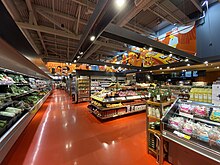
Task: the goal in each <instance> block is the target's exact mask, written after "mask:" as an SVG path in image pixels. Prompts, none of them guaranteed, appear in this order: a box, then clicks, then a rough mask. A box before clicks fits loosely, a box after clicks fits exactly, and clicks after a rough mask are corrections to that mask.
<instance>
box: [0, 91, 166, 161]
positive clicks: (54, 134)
mask: <svg viewBox="0 0 220 165" xmlns="http://www.w3.org/2000/svg"><path fill="white" fill-rule="evenodd" d="M86 107H87V103H83V104H72V102H71V99H70V97H68V95H67V94H66V93H65V92H64V91H61V90H55V91H54V92H53V94H52V95H51V96H50V97H49V98H48V99H47V101H46V102H45V103H44V104H43V106H42V108H41V109H40V110H39V112H38V113H37V114H36V116H35V117H34V119H33V120H32V122H31V123H30V124H29V125H28V127H27V128H26V129H25V131H24V132H23V133H22V135H21V136H20V138H19V139H18V141H17V142H16V143H15V145H14V146H13V148H12V149H11V151H10V152H9V154H8V155H7V157H6V158H5V160H4V161H3V163H2V165H156V164H157V163H156V162H155V158H154V157H152V156H151V155H148V154H147V153H146V135H145V121H146V118H145V114H144V113H141V114H136V115H132V116H127V117H124V118H119V119H116V120H112V121H108V122H104V123H101V122H100V121H98V120H97V119H96V118H95V117H94V116H93V115H91V114H90V113H89V112H88V109H87V108H86ZM165 164H166V163H165Z"/></svg>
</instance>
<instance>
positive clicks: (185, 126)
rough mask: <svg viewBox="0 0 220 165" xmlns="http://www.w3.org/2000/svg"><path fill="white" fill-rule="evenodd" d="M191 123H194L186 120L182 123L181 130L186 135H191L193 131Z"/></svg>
mask: <svg viewBox="0 0 220 165" xmlns="http://www.w3.org/2000/svg"><path fill="white" fill-rule="evenodd" d="M193 125H194V123H193V122H192V121H190V120H188V121H187V122H186V123H184V124H183V130H182V131H183V132H184V133H185V134H187V135H191V134H192V133H193Z"/></svg>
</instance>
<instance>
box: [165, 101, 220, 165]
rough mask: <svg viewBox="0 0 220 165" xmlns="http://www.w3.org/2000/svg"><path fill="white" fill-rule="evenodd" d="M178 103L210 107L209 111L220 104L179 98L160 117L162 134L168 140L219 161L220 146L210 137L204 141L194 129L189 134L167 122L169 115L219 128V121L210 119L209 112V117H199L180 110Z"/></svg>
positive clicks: (219, 107)
mask: <svg viewBox="0 0 220 165" xmlns="http://www.w3.org/2000/svg"><path fill="white" fill-rule="evenodd" d="M180 104H188V105H192V106H205V107H207V108H210V111H211V112H212V109H213V108H218V109H220V106H214V105H212V104H208V103H202V102H194V101H184V100H181V99H177V100H176V101H175V103H174V104H173V106H172V107H171V108H170V110H169V111H168V112H167V113H166V114H165V115H164V117H163V118H162V122H163V132H162V136H163V137H164V138H165V139H167V140H168V141H171V142H174V144H178V145H180V146H183V147H185V148H187V149H189V150H191V151H192V152H196V153H198V154H200V155H202V156H204V157H206V158H208V159H211V160H213V161H214V162H216V163H220V146H219V145H218V144H217V143H216V142H215V141H213V140H212V139H210V138H208V141H206V142H205V141H202V140H201V139H200V135H198V134H196V132H194V131H193V132H192V134H191V135H190V134H186V133H185V132H183V130H181V129H179V130H177V129H175V128H173V127H172V126H171V125H170V124H169V119H170V118H171V117H183V119H184V120H185V121H187V120H190V121H192V122H193V123H201V124H205V125H207V126H209V127H211V128H213V127H217V128H219V127H220V122H217V121H211V120H210V119H209V118H210V115H211V113H209V114H208V115H209V118H201V117H197V116H195V114H193V113H194V112H192V113H191V114H188V113H185V112H181V111H180V108H179V105H180ZM171 156H172V155H171Z"/></svg>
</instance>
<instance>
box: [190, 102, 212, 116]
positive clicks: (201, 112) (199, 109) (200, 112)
mask: <svg viewBox="0 0 220 165" xmlns="http://www.w3.org/2000/svg"><path fill="white" fill-rule="evenodd" d="M193 112H194V115H195V116H198V117H201V118H205V117H209V109H208V108H207V107H205V106H199V105H198V106H195V107H194V108H193Z"/></svg>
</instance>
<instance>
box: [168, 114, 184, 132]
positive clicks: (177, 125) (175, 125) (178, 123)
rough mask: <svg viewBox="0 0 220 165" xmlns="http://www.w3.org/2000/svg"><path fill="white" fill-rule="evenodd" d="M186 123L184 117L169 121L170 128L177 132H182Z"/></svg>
mask: <svg viewBox="0 0 220 165" xmlns="http://www.w3.org/2000/svg"><path fill="white" fill-rule="evenodd" d="M184 123H185V122H184V118H183V117H171V118H170V119H169V124H170V126H171V127H172V128H174V129H176V130H182V128H183V125H184Z"/></svg>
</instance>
